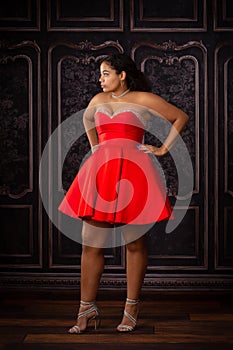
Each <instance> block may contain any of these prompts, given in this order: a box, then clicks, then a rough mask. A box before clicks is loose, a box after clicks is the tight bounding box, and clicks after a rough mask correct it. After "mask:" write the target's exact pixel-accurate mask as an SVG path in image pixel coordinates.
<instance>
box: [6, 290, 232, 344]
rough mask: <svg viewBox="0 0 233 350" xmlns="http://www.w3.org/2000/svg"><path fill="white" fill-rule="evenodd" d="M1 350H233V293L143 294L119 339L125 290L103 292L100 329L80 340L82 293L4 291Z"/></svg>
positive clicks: (81, 337) (89, 330) (87, 333)
mask: <svg viewBox="0 0 233 350" xmlns="http://www.w3.org/2000/svg"><path fill="white" fill-rule="evenodd" d="M0 296H1V302H0V307H1V309H0V313H1V320H0V324H1V328H0V349H1V350H2V349H4V350H9V349H14V350H16V349H28V350H29V349H30V350H44V349H56V350H60V349H63V350H71V349H75V350H77V349H94V350H99V349H101V350H115V349H121V350H131V349H135V350H137V349H143V350H147V349H148V350H150V349H159V350H188V349H195V350H199V349H201V350H206V349H208V350H209V349H210V350H215V349H218V350H226V349H231V350H232V349H233V293H226V292H195V293H194V292H166V293H163V292H156V293H155V292H143V293H142V296H141V303H140V314H139V320H138V327H137V329H136V330H135V332H133V333H131V334H119V333H117V332H116V330H115V328H116V325H117V324H118V323H119V321H120V319H121V315H122V310H123V302H122V300H123V299H124V297H125V295H124V292H123V291H101V292H100V293H99V297H98V301H97V304H98V306H99V308H101V313H102V324H101V327H100V328H99V329H98V330H97V331H94V330H93V329H88V332H86V333H84V334H81V335H70V334H67V330H68V328H69V327H70V326H71V325H73V323H74V316H75V313H76V305H77V304H76V300H77V299H78V298H79V296H78V293H76V292H75V291H74V290H69V291H49V290H44V291H34V290H32V291H30V289H29V290H26V291H25V290H10V291H1V292H0Z"/></svg>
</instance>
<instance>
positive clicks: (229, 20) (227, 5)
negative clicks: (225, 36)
mask: <svg viewBox="0 0 233 350" xmlns="http://www.w3.org/2000/svg"><path fill="white" fill-rule="evenodd" d="M213 4H214V6H213V27H214V28H213V29H214V31H215V32H228V31H233V8H232V1H231V0H214V2H213Z"/></svg>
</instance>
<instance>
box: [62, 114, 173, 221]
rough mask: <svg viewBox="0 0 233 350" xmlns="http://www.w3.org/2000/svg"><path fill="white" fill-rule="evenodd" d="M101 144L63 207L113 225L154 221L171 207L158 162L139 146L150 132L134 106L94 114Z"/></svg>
mask: <svg viewBox="0 0 233 350" xmlns="http://www.w3.org/2000/svg"><path fill="white" fill-rule="evenodd" d="M95 125H96V130H97V133H98V138H99V148H98V149H97V151H95V152H94V153H93V154H92V155H91V156H90V157H89V158H88V159H87V160H86V162H85V163H84V164H83V166H82V167H81V169H80V170H79V172H78V174H77V175H76V177H75V179H74V181H73V182H72V184H71V186H70V188H69V190H68V192H67V193H66V195H65V197H64V199H63V201H62V202H61V204H60V206H59V210H60V211H61V212H62V213H64V214H67V215H69V216H71V217H74V218H79V219H88V220H94V221H99V222H108V223H111V224H138V225H141V224H150V223H154V222H157V221H161V220H164V219H169V218H171V214H172V209H171V206H170V203H169V200H168V197H167V194H166V189H165V186H164V183H163V181H162V179H161V177H160V174H159V172H158V169H157V166H156V164H155V163H154V162H153V160H152V159H151V156H149V155H148V154H147V153H144V152H143V151H141V150H139V149H138V145H139V144H141V143H142V139H143V136H144V132H145V123H143V120H142V118H140V116H139V115H138V114H137V113H136V112H134V111H131V110H126V111H121V112H118V113H115V114H114V115H113V116H110V115H109V114H108V112H106V111H103V110H102V111H98V112H96V114H95Z"/></svg>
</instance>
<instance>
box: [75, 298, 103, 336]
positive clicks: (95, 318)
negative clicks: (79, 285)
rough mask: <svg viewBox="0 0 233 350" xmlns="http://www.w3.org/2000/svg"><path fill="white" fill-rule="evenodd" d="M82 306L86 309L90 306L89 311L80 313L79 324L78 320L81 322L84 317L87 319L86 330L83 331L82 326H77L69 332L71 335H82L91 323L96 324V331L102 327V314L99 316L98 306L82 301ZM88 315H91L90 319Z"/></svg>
mask: <svg viewBox="0 0 233 350" xmlns="http://www.w3.org/2000/svg"><path fill="white" fill-rule="evenodd" d="M80 306H84V307H85V306H89V308H88V309H87V310H85V311H82V312H79V313H78V316H77V322H78V320H80V318H84V317H85V318H86V327H85V328H84V329H81V328H80V326H78V325H77V324H76V325H74V326H73V327H71V328H70V329H69V331H68V332H69V333H70V334H80V333H83V332H85V330H86V328H87V326H88V323H89V322H90V321H94V322H95V330H97V328H98V327H99V326H100V322H101V319H100V314H99V310H98V308H97V306H96V305H95V303H94V302H87V301H82V300H81V301H80ZM93 313H94V315H92V316H91V314H93ZM88 315H90V317H88Z"/></svg>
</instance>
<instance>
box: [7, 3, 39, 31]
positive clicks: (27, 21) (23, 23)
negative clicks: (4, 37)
mask: <svg viewBox="0 0 233 350" xmlns="http://www.w3.org/2000/svg"><path fill="white" fill-rule="evenodd" d="M32 11H33V12H34V17H35V19H33V14H32ZM27 12H28V13H27V17H6V18H3V17H0V22H3V23H4V22H5V23H4V26H1V25H0V31H17V32H18V31H24V32H25V31H27V32H39V31H40V21H41V15H40V14H41V0H28V9H27ZM10 22H11V23H12V24H11V23H10ZM3 23H2V24H3ZM7 24H8V25H7ZM30 25H31V26H30Z"/></svg>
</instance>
